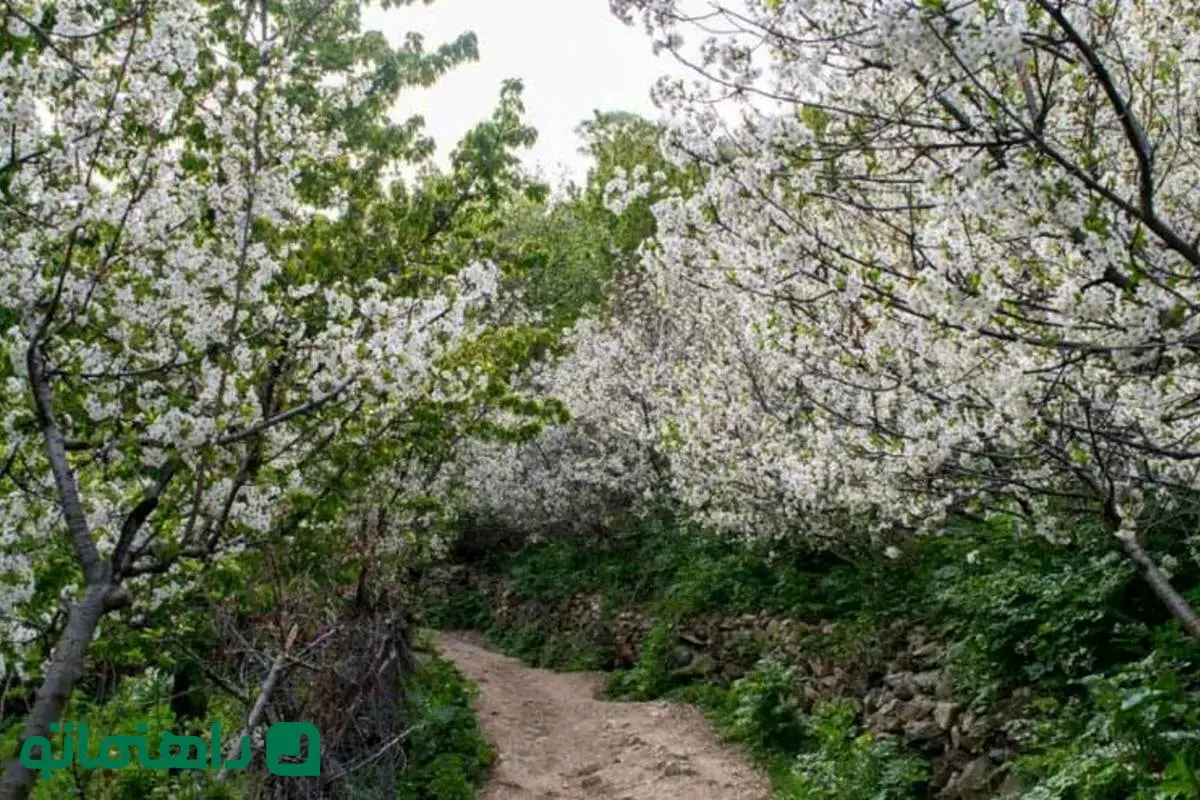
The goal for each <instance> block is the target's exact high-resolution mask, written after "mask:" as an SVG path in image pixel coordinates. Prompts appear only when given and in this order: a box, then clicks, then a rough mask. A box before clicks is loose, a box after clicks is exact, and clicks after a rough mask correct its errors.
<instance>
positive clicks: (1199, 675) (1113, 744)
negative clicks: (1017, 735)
mask: <svg viewBox="0 0 1200 800" xmlns="http://www.w3.org/2000/svg"><path fill="white" fill-rule="evenodd" d="M1179 644H1181V643H1179V642H1176V643H1170V642H1164V643H1162V644H1161V645H1160V649H1157V650H1155V651H1154V652H1153V653H1152V654H1151V655H1150V656H1149V657H1147V658H1145V659H1142V660H1139V661H1136V662H1133V663H1130V664H1128V665H1125V666H1123V667H1121V668H1119V669H1116V670H1114V671H1113V672H1111V673H1109V674H1097V675H1090V676H1088V677H1087V678H1085V679H1083V680H1082V681H1081V682H1080V683H1081V685H1082V686H1083V687H1084V688H1085V689H1086V695H1084V696H1083V697H1079V698H1071V699H1069V700H1067V701H1066V702H1064V703H1058V702H1056V701H1055V699H1054V698H1047V699H1046V700H1045V701H1044V702H1043V704H1042V708H1043V709H1044V710H1045V713H1044V715H1043V717H1042V718H1041V719H1039V720H1037V721H1036V722H1034V723H1033V724H1032V725H1031V727H1030V730H1029V731H1028V732H1027V737H1028V750H1029V751H1030V752H1029V754H1028V755H1026V756H1024V757H1022V758H1020V759H1019V760H1018V761H1017V763H1016V767H1017V770H1018V774H1020V775H1022V776H1023V777H1025V778H1026V779H1028V780H1029V781H1030V782H1031V783H1032V782H1035V781H1036V786H1035V788H1034V789H1032V790H1031V791H1030V792H1028V793H1027V794H1025V795H1023V797H1025V798H1028V799H1029V800H1083V798H1089V799H1090V798H1096V799H1097V800H1106V799H1107V798H1113V800H1116V798H1139V799H1141V798H1164V799H1165V798H1189V799H1190V798H1197V797H1200V791H1198V786H1197V774H1196V769H1197V767H1200V672H1197V669H1196V666H1195V664H1193V663H1191V662H1190V661H1187V660H1182V659H1180V658H1178V657H1172V656H1171V655H1170V652H1171V650H1177V649H1178V645H1179ZM1183 652H1186V650H1184V651H1183ZM1193 655H1194V654H1193Z"/></svg>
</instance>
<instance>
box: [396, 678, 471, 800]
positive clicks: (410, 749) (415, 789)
mask: <svg viewBox="0 0 1200 800" xmlns="http://www.w3.org/2000/svg"><path fill="white" fill-rule="evenodd" d="M476 691H477V690H476V688H475V686H474V685H473V684H471V683H470V682H469V681H468V680H467V679H465V678H464V677H462V676H461V675H459V673H458V672H457V671H456V670H455V669H454V667H453V665H451V664H450V662H448V661H446V660H444V659H442V658H439V657H437V656H434V657H432V658H430V660H429V661H427V662H425V663H423V664H421V665H420V666H419V667H418V668H417V670H416V671H415V672H414V673H413V674H412V675H411V676H409V678H408V680H407V682H406V686H405V705H406V707H407V709H408V718H409V720H410V722H409V724H410V725H412V726H413V729H412V734H411V735H410V737H409V739H408V743H407V749H406V756H407V767H406V768H405V770H404V772H402V773H401V774H400V776H399V780H398V785H397V789H398V792H399V796H400V797H403V798H404V800H473V798H474V797H475V789H474V786H475V784H476V783H477V782H478V781H480V780H481V779H482V778H484V777H485V776H486V775H487V773H488V769H489V768H490V767H491V764H492V761H493V759H494V753H493V751H492V748H491V747H490V746H489V745H488V743H487V741H486V740H485V739H484V738H483V733H482V731H481V730H480V729H479V724H478V720H477V719H476V717H475V713H474V711H473V710H472V708H471V703H472V701H473V700H474V698H475V693H476Z"/></svg>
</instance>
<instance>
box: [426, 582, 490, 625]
mask: <svg viewBox="0 0 1200 800" xmlns="http://www.w3.org/2000/svg"><path fill="white" fill-rule="evenodd" d="M422 610H423V612H424V620H425V624H426V625H428V626H430V627H432V628H437V629H439V630H458V629H463V630H471V629H474V630H486V629H487V628H488V627H490V626H491V622H492V609H491V606H490V604H489V603H488V598H487V594H486V593H485V592H484V591H483V590H482V589H479V588H478V587H475V586H463V587H460V588H456V590H455V591H453V592H450V593H438V594H431V596H429V597H428V598H427V599H426V601H425V604H424V607H423V609H422Z"/></svg>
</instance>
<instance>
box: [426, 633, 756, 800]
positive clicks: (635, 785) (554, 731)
mask: <svg viewBox="0 0 1200 800" xmlns="http://www.w3.org/2000/svg"><path fill="white" fill-rule="evenodd" d="M474 640H475V637H471V636H470V635H469V634H456V633H452V634H440V635H439V636H438V638H437V642H438V647H439V649H440V650H441V651H442V653H443V655H445V657H446V658H448V659H450V660H451V661H453V662H454V664H455V665H456V666H457V667H458V669H459V670H460V671H461V672H462V673H463V674H464V675H466V676H467V677H469V678H471V679H472V680H474V681H475V682H476V683H478V684H479V688H480V695H481V696H480V698H479V702H478V704H477V709H478V711H479V717H480V721H481V723H482V725H483V729H484V733H485V734H486V735H487V737H488V739H489V741H491V742H492V743H493V744H495V745H496V747H497V749H498V750H499V755H500V757H499V761H498V763H497V765H496V768H495V769H494V771H493V772H492V777H491V779H490V781H489V782H488V784H487V787H486V788H485V789H484V790H483V793H482V794H481V798H482V800H549V799H550V798H554V799H555V800H601V798H603V800H768V798H769V797H770V796H771V792H770V786H769V783H768V782H767V780H766V778H765V777H763V776H762V775H759V774H758V773H757V772H756V771H755V770H753V769H751V768H750V767H749V766H748V765H747V764H746V762H745V760H744V759H743V758H741V756H740V754H738V753H737V752H736V751H734V750H732V749H730V748H728V747H725V746H722V745H720V744H719V743H718V742H717V740H716V738H715V737H714V736H713V733H712V730H711V729H710V728H709V726H708V723H707V722H706V721H705V719H704V717H703V716H702V715H701V714H700V712H699V711H697V710H696V709H694V708H692V707H690V706H686V705H682V704H678V703H667V702H652V703H614V702H605V701H603V700H598V699H596V695H597V693H598V691H599V690H600V688H601V687H602V685H603V682H604V678H603V676H602V675H599V674H595V673H556V672H550V671H547V670H541V669H533V668H532V667H527V666H525V665H524V664H522V663H521V662H520V661H517V660H515V659H511V658H507V657H505V656H502V655H499V654H497V653H493V652H491V651H489V650H485V649H483V648H482V647H479V646H478V645H476V644H474V643H473V641H474Z"/></svg>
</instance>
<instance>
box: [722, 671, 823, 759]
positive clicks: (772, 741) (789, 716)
mask: <svg viewBox="0 0 1200 800" xmlns="http://www.w3.org/2000/svg"><path fill="white" fill-rule="evenodd" d="M803 698H804V695H803V687H802V686H801V684H800V682H799V680H798V679H797V677H796V674H795V670H794V668H792V667H788V666H786V665H784V664H783V663H782V662H780V661H778V660H776V659H774V658H770V657H768V658H765V659H763V660H761V661H759V662H758V664H757V665H755V667H754V669H752V670H751V671H750V672H749V673H747V674H746V675H745V676H744V677H742V678H739V679H737V680H736V681H734V682H733V686H732V687H730V690H729V695H728V699H727V701H726V702H727V707H728V708H729V712H728V717H727V724H726V729H725V734H726V735H727V736H728V737H729V738H731V739H733V740H735V741H739V742H742V743H744V744H746V745H747V746H748V747H750V748H751V749H752V750H753V751H755V752H757V753H760V754H764V755H770V754H774V753H795V752H798V751H799V750H800V749H801V747H802V746H803V744H804V740H805V737H806V735H807V730H806V727H805V724H804V719H803V713H802V706H803Z"/></svg>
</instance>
